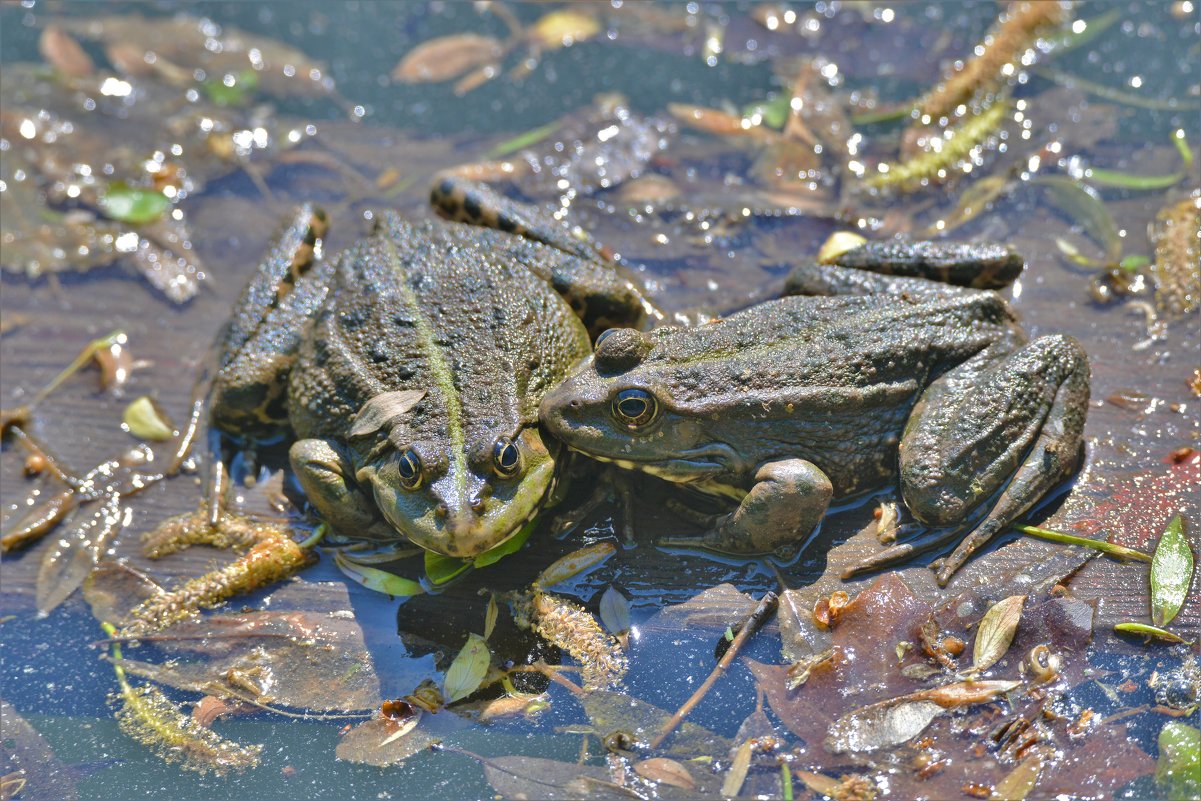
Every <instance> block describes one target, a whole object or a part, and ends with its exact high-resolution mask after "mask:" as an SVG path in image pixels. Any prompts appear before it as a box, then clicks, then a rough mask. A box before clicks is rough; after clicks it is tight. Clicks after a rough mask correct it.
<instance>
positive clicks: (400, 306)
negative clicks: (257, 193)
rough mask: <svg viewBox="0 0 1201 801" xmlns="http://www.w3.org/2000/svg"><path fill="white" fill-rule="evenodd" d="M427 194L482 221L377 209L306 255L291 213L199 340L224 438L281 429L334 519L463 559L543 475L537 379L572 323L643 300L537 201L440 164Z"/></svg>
mask: <svg viewBox="0 0 1201 801" xmlns="http://www.w3.org/2000/svg"><path fill="white" fill-rule="evenodd" d="M433 200H434V203H435V205H436V206H437V208H438V210H439V211H440V212H442V213H443V214H445V215H447V216H451V215H457V216H459V217H460V218H461V219H464V220H465V221H468V222H473V223H487V224H490V225H491V226H492V228H491V229H485V228H481V227H476V226H472V225H464V224H460V223H457V222H443V221H441V220H433V221H427V222H421V223H412V222H407V221H405V220H402V219H400V218H399V217H397V216H395V215H391V214H388V215H384V216H383V217H382V219H381V220H380V222H379V224H378V226H377V227H376V230H375V232H374V233H373V235H372V236H370V237H369V238H367V239H365V240H363V241H361V242H359V243H357V244H355V245H354V246H352V247H351V248H349V249H348V250H347V251H345V252H343V253H342V254H340V255H339V256H338V257H337V258H336V259H330V260H325V259H322V258H321V247H320V246H321V233H322V229H323V228H324V221H323V218H322V217H321V215H320V214H319V213H318V212H315V211H314V210H313V209H312V208H307V207H306V208H304V209H302V210H301V211H300V213H299V215H298V216H297V217H296V219H295V220H294V221H293V223H292V224H291V225H290V226H289V227H288V228H287V229H286V230H285V232H284V234H283V236H282V238H281V239H280V241H279V242H278V244H277V245H276V246H275V248H274V249H273V251H272V252H271V254H270V256H269V257H268V258H267V259H266V261H265V262H264V263H263V265H262V267H261V268H260V270H259V271H258V272H257V274H256V275H255V276H254V277H253V278H252V280H251V282H250V284H249V286H248V287H247V288H246V290H245V291H244V293H243V295H242V298H241V300H240V301H239V304H238V306H237V307H236V309H235V314H234V316H233V318H232V319H231V321H230V322H229V324H228V325H227V327H226V329H225V331H224V332H223V334H222V337H221V338H220V340H219V345H220V348H219V349H220V351H221V356H220V363H219V365H218V371H217V374H216V377H215V380H214V382H213V386H212V390H211V392H210V398H211V412H210V414H211V419H212V421H213V423H214V425H215V426H216V427H217V428H218V429H221V430H224V431H227V432H231V433H235V434H238V435H240V436H247V435H249V436H255V435H258V436H262V435H263V434H267V433H270V432H272V431H278V430H280V429H281V428H290V429H291V431H292V432H293V433H294V434H295V436H296V437H297V441H296V442H295V444H293V445H292V447H291V450H290V452H289V456H290V459H291V462H292V467H293V469H294V471H295V473H296V476H297V478H298V479H299V481H300V484H301V485H302V486H303V488H304V490H305V493H306V495H307V496H308V499H309V500H310V502H311V503H312V504H313V506H314V507H315V508H316V510H317V512H318V514H319V515H320V516H321V517H322V518H323V519H324V520H325V521H326V522H328V523H329V524H330V525H332V526H333V528H334V529H335V530H336V531H338V532H340V533H342V534H344V535H347V536H350V537H355V538H363V539H373V540H380V541H385V542H396V541H398V540H403V539H408V540H410V541H412V542H414V543H416V544H417V545H420V546H422V547H423V548H426V549H428V550H430V551H435V552H437V553H440V554H443V555H446V556H455V557H471V556H476V555H478V554H480V553H482V552H484V551H486V550H489V549H491V548H493V547H495V546H496V545H498V544H500V543H501V542H504V541H505V540H506V539H508V538H509V537H511V536H513V535H514V534H516V533H517V532H518V531H520V530H521V529H522V527H523V526H524V525H525V524H526V522H527V521H529V520H530V519H531V518H533V517H534V515H535V514H536V513H537V512H538V511H539V509H541V508H542V507H543V505H545V504H546V503H547V502H548V500H549V499H550V497H551V495H552V493H553V492H554V490H555V484H556V481H555V478H556V458H555V457H556V453H557V451H558V449H559V446H558V444H557V443H556V442H554V441H551V440H546V439H544V438H543V436H542V434H541V431H540V429H539V425H538V404H539V402H540V401H541V400H542V396H543V394H545V392H546V391H547V390H548V389H550V388H551V387H553V386H555V385H556V384H558V383H559V381H561V380H562V379H563V378H564V377H565V376H566V375H567V373H568V372H569V370H570V369H571V368H572V367H573V366H575V365H576V363H577V362H579V361H580V360H581V359H583V358H584V357H585V356H587V355H588V354H589V352H590V349H591V338H590V333H589V332H590V331H600V330H604V329H605V328H607V327H608V326H611V325H631V326H637V325H640V324H642V323H643V322H644V320H645V317H646V314H647V312H648V311H651V310H652V309H651V307H650V306H649V304H647V303H646V302H645V301H644V299H643V297H642V295H641V293H640V292H639V290H638V288H637V286H636V284H635V283H633V282H632V281H631V280H630V279H629V278H627V277H626V276H624V275H622V274H621V273H620V272H619V271H618V270H617V269H616V268H615V267H614V265H612V264H609V263H605V262H604V260H603V259H600V258H598V257H596V256H595V251H594V250H593V249H592V247H591V246H590V245H589V244H588V243H587V242H585V241H583V240H582V239H581V238H579V237H577V236H574V235H572V234H571V233H570V232H568V231H567V230H565V229H564V228H563V227H561V226H560V225H559V224H558V223H557V222H556V221H554V220H553V219H550V218H549V216H546V217H544V216H542V215H540V214H539V213H538V212H537V211H536V210H532V209H529V208H527V207H523V206H519V205H517V204H508V203H507V202H502V201H501V198H499V196H498V195H496V194H495V193H494V192H492V191H491V190H489V189H487V188H486V187H480V186H476V185H474V184H470V185H469V184H464V183H461V182H458V181H456V180H454V179H441V180H439V181H438V182H436V183H435V186H434V190H433Z"/></svg>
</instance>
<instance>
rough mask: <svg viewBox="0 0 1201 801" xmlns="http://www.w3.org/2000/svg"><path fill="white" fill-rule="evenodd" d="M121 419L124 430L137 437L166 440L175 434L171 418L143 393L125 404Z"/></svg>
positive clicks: (153, 440)
mask: <svg viewBox="0 0 1201 801" xmlns="http://www.w3.org/2000/svg"><path fill="white" fill-rule="evenodd" d="M121 419H122V420H123V421H124V423H125V428H126V430H127V431H129V433H130V434H133V435H134V436H135V437H137V438H139V439H147V440H150V441H151V442H166V441H167V440H169V439H171V438H172V437H174V436H175V426H174V425H173V424H172V422H171V418H169V417H167V415H166V413H165V412H164V411H163V410H162V409H160V408H159V406H158V404H156V403H155V402H154V401H153V400H151V398H150V396H148V395H143V396H142V397H140V398H138V399H137V400H135V401H132V402H131V403H130V404H129V405H128V406H126V407H125V413H124V414H123V415H122V416H121Z"/></svg>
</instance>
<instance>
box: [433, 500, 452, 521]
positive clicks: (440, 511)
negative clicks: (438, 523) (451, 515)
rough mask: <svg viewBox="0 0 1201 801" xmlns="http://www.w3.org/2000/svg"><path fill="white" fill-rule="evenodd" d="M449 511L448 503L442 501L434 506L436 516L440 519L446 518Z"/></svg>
mask: <svg viewBox="0 0 1201 801" xmlns="http://www.w3.org/2000/svg"><path fill="white" fill-rule="evenodd" d="M448 511H449V510H447V508H446V504H444V503H440V504H438V505H437V506H435V507H434V516H435V517H437V518H438V519H439V520H442V519H445V517H446V515H447V512H448Z"/></svg>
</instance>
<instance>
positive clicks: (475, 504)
mask: <svg viewBox="0 0 1201 801" xmlns="http://www.w3.org/2000/svg"><path fill="white" fill-rule="evenodd" d="M487 506H488V504H487V502H486V500H485V499H484V498H480V497H475V498H472V499H471V511H473V512H475V513H476V514H477V515H482V514H483V513H484V509H486V508H487Z"/></svg>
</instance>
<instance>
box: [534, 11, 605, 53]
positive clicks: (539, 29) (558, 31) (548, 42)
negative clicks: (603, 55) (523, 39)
mask: <svg viewBox="0 0 1201 801" xmlns="http://www.w3.org/2000/svg"><path fill="white" fill-rule="evenodd" d="M600 28H601V26H600V23H599V22H597V19H596V17H594V16H592V15H591V14H585V13H582V12H580V11H577V10H575V9H563V10H560V11H552V12H550V13H549V14H546V15H544V16H543V17H542V18H541V19H539V20H538V21H537V22H535V23H534V24H533V25H532V26H531V27H530V34H531V35H532V36H533V37H534V39H535V40H536V41H537V42H538V43H540V44H541V45H542V46H543V47H568V46H570V45H572V44H574V43H575V42H583V41H584V40H586V39H591V38H592V37H593V36H596V34H597V33H599V32H600Z"/></svg>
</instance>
